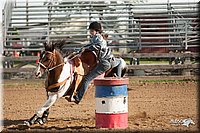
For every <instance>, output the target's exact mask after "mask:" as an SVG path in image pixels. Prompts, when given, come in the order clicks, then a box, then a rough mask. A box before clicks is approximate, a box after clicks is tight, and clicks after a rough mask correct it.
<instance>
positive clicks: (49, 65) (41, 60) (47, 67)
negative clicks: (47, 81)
mask: <svg viewBox="0 0 200 133" xmlns="http://www.w3.org/2000/svg"><path fill="white" fill-rule="evenodd" d="M46 54H50V55H51V57H52V58H50V59H48V60H50V62H49V63H48V65H46V66H45V65H44V64H43V63H42V62H43V60H44V57H45V56H46ZM38 64H39V65H40V66H42V68H43V69H44V70H45V71H47V73H49V72H50V71H52V70H54V69H56V68H58V67H60V66H63V65H64V64H65V63H64V62H63V63H60V64H58V65H56V66H54V65H55V64H56V62H55V50H53V52H50V51H45V52H44V54H43V56H42V58H41V59H40V61H39V62H38ZM51 66H53V67H51Z"/></svg>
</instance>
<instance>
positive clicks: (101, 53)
mask: <svg viewBox="0 0 200 133" xmlns="http://www.w3.org/2000/svg"><path fill="white" fill-rule="evenodd" d="M84 48H87V49H89V50H91V51H93V52H95V54H96V55H97V58H98V59H99V60H102V59H111V58H112V57H113V54H112V52H111V49H110V48H109V47H108V46H107V42H106V40H104V39H103V37H102V35H100V34H96V35H95V36H92V37H91V39H90V44H88V45H85V46H84Z"/></svg>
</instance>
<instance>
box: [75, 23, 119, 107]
mask: <svg viewBox="0 0 200 133" xmlns="http://www.w3.org/2000/svg"><path fill="white" fill-rule="evenodd" d="M89 32H90V34H91V39H90V44H88V45H85V46H84V47H83V48H82V49H81V50H80V51H84V49H89V50H91V51H93V52H95V54H96V55H97V58H98V61H99V63H98V65H97V66H96V67H95V68H94V69H93V70H92V71H90V72H89V73H88V75H86V76H85V77H84V78H83V80H82V83H81V86H80V88H79V89H78V91H77V93H76V95H75V96H74V97H73V98H74V99H73V100H72V101H74V102H75V103H76V104H78V103H79V102H80V101H81V99H82V98H83V95H84V94H85V92H86V90H87V89H88V86H89V84H90V82H91V81H92V80H93V79H94V78H96V77H97V76H99V75H101V74H103V73H104V72H106V71H107V70H109V69H110V68H113V67H115V66H118V67H119V70H118V72H117V76H118V77H121V69H120V65H119V64H120V60H116V59H115V58H114V56H113V54H112V53H111V49H110V48H109V47H108V46H107V42H106V40H105V39H104V37H103V35H102V26H101V24H100V23H98V22H92V23H91V24H90V25H89Z"/></svg>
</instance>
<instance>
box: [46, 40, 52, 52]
mask: <svg viewBox="0 0 200 133" xmlns="http://www.w3.org/2000/svg"><path fill="white" fill-rule="evenodd" d="M44 48H45V51H51V52H52V51H53V50H54V44H53V43H52V42H49V43H47V42H45V43H44Z"/></svg>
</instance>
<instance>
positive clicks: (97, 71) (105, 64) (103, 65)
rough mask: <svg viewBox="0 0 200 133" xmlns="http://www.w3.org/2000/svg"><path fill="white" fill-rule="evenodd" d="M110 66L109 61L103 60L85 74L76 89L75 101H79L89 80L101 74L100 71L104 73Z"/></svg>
mask: <svg viewBox="0 0 200 133" xmlns="http://www.w3.org/2000/svg"><path fill="white" fill-rule="evenodd" d="M110 68H111V64H110V62H109V61H108V60H103V61H101V62H100V63H99V64H98V65H97V67H95V68H94V69H93V70H92V71H91V72H90V73H89V74H88V75H86V76H85V77H84V78H83V80H82V83H81V86H80V88H79V90H78V91H77V94H76V96H75V97H74V99H75V100H76V101H75V102H76V103H79V102H80V101H81V99H82V98H83V96H84V94H85V92H86V90H87V89H88V86H89V84H90V82H91V81H92V80H93V79H94V78H96V77H97V76H98V75H101V74H102V73H104V72H105V71H106V70H108V69H110Z"/></svg>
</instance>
